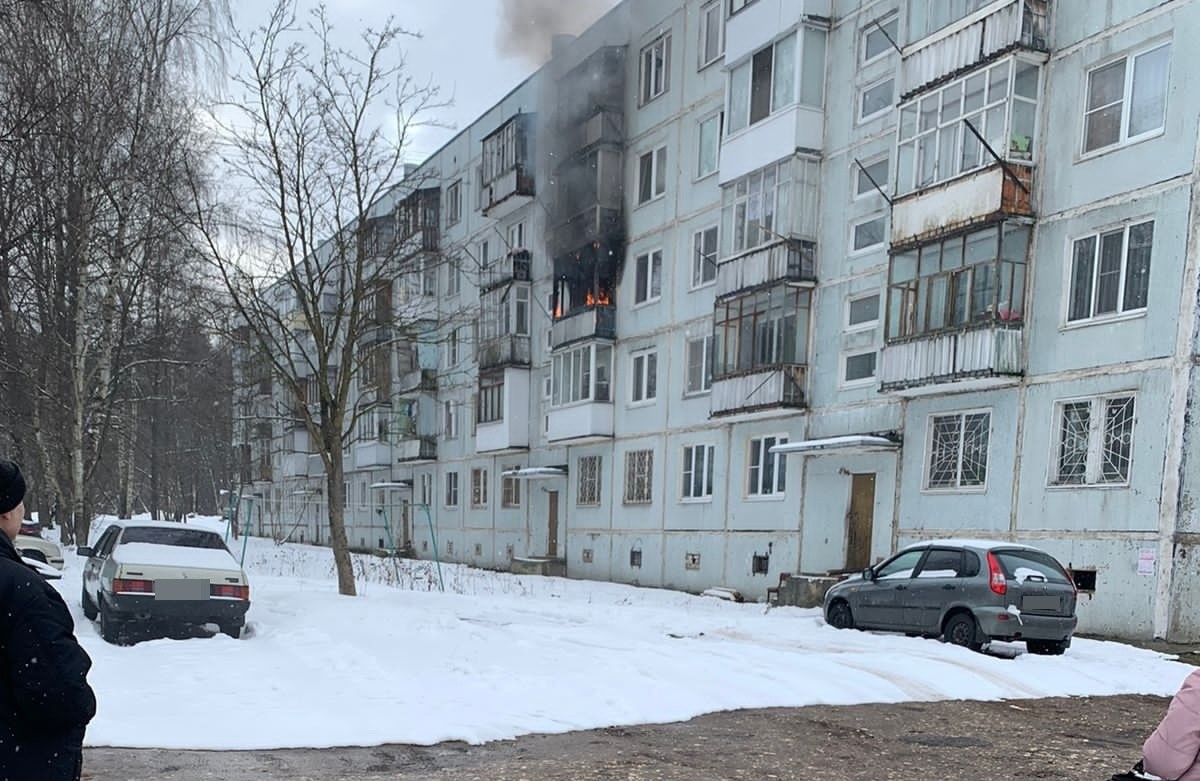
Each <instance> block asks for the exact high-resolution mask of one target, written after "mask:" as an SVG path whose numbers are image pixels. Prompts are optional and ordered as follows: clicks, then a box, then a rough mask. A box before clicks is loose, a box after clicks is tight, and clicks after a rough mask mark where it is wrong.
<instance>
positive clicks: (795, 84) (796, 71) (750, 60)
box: [723, 24, 828, 136]
mask: <svg viewBox="0 0 1200 781" xmlns="http://www.w3.org/2000/svg"><path fill="white" fill-rule="evenodd" d="M807 29H815V28H810V27H808V26H807V25H803V24H802V25H800V26H798V27H794V28H792V29H791V30H789V31H788V32H787V33H786V34H784V35H781V36H779V37H778V38H775V39H774V40H772V41H771V42H770V43H767V44H765V45H763V46H760V47H758V48H757V49H755V50H754V51H752V52H751V53H750V54H749V55H748V56H746V57H744V58H742V60H741V61H739V62H738V63H737V64H736V65H734V66H733V67H732V68H730V69H729V76H728V78H726V80H725V95H726V97H725V116H726V117H728V122H727V123H723V124H726V125H727V126H726V127H725V128H723V130H724V132H725V133H726V135H727V136H736V135H738V134H740V133H743V132H745V131H747V130H749V129H750V128H752V127H754V126H756V125H759V124H761V123H763V122H765V121H767V120H768V119H770V118H771V117H773V116H775V115H776V114H778V113H779V112H781V111H784V110H785V109H788V108H791V107H793V106H798V105H801V101H800V92H801V84H802V80H803V78H804V74H803V69H802V67H801V66H802V64H803V59H804V53H803V51H802V49H803V46H804V35H803V33H804V31H805V30H807ZM788 39H791V41H792V95H791V99H790V100H788V101H786V102H784V103H781V104H778V105H776V103H775V99H776V97H777V95H776V93H775V87H776V76H777V74H778V73H779V72H780V71H779V69H778V65H779V55H778V51H777V49H778V47H779V45H780V44H781V43H784V42H786V41H787V40H788ZM826 44H828V39H826ZM766 51H770V52H771V75H770V79H769V83H768V84H767V85H766V86H765V88H764V91H765V94H766V95H767V113H766V114H763V115H762V116H760V117H759V118H758V119H755V118H754V60H755V58H756V57H758V56H759V55H761V54H762V53H763V52H766ZM743 69H745V70H743ZM743 74H744V75H745V77H746V79H747V82H746V86H745V96H746V98H745V99H746V104H745V108H746V114H745V116H744V117H739V116H738V115H737V112H735V111H734V81H735V80H737V79H739V78H740V77H741V76H742V75H743ZM822 76H824V74H822ZM822 103H824V90H822ZM813 108H816V107H815V106H814V107H813Z"/></svg>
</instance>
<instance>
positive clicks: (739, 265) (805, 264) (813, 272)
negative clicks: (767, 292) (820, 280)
mask: <svg viewBox="0 0 1200 781" xmlns="http://www.w3.org/2000/svg"><path fill="white" fill-rule="evenodd" d="M816 281H817V245H816V244H815V243H813V242H811V241H800V240H797V239H787V240H784V241H778V242H775V243H774V244H771V245H769V246H766V247H759V248H757V249H754V250H751V251H749V252H745V253H743V254H741V255H738V256H737V257H734V258H730V259H728V260H725V261H722V262H721V263H719V264H718V265H717V291H716V293H717V297H718V298H720V297H721V296H727V295H732V294H734V293H738V292H741V291H746V290H752V289H754V288H758V287H762V286H765V285H771V284H773V283H776V282H786V283H790V284H797V285H799V284H807V285H814V284H816Z"/></svg>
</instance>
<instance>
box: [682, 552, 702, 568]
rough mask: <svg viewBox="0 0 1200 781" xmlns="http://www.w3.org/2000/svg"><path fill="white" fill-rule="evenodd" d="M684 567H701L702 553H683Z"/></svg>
mask: <svg viewBox="0 0 1200 781" xmlns="http://www.w3.org/2000/svg"><path fill="white" fill-rule="evenodd" d="M683 568H684V569H700V554H699V553H685V554H683Z"/></svg>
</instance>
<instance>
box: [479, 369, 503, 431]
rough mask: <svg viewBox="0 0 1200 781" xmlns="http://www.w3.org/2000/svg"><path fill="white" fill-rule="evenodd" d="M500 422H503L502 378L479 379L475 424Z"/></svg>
mask: <svg viewBox="0 0 1200 781" xmlns="http://www.w3.org/2000/svg"><path fill="white" fill-rule="evenodd" d="M501 420H504V378H503V377H499V378H496V379H487V380H484V379H480V381H479V406H478V408H477V409H476V422H478V423H496V422H497V421H501Z"/></svg>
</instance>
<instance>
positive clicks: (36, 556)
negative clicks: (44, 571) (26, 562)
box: [21, 550, 50, 564]
mask: <svg viewBox="0 0 1200 781" xmlns="http://www.w3.org/2000/svg"><path fill="white" fill-rule="evenodd" d="M21 555H22V556H24V557H25V558H27V559H33V560H34V561H40V562H42V563H43V564H49V563H50V562H48V561H46V555H45V554H44V553H42V552H41V551H40V550H23V551H21Z"/></svg>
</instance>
